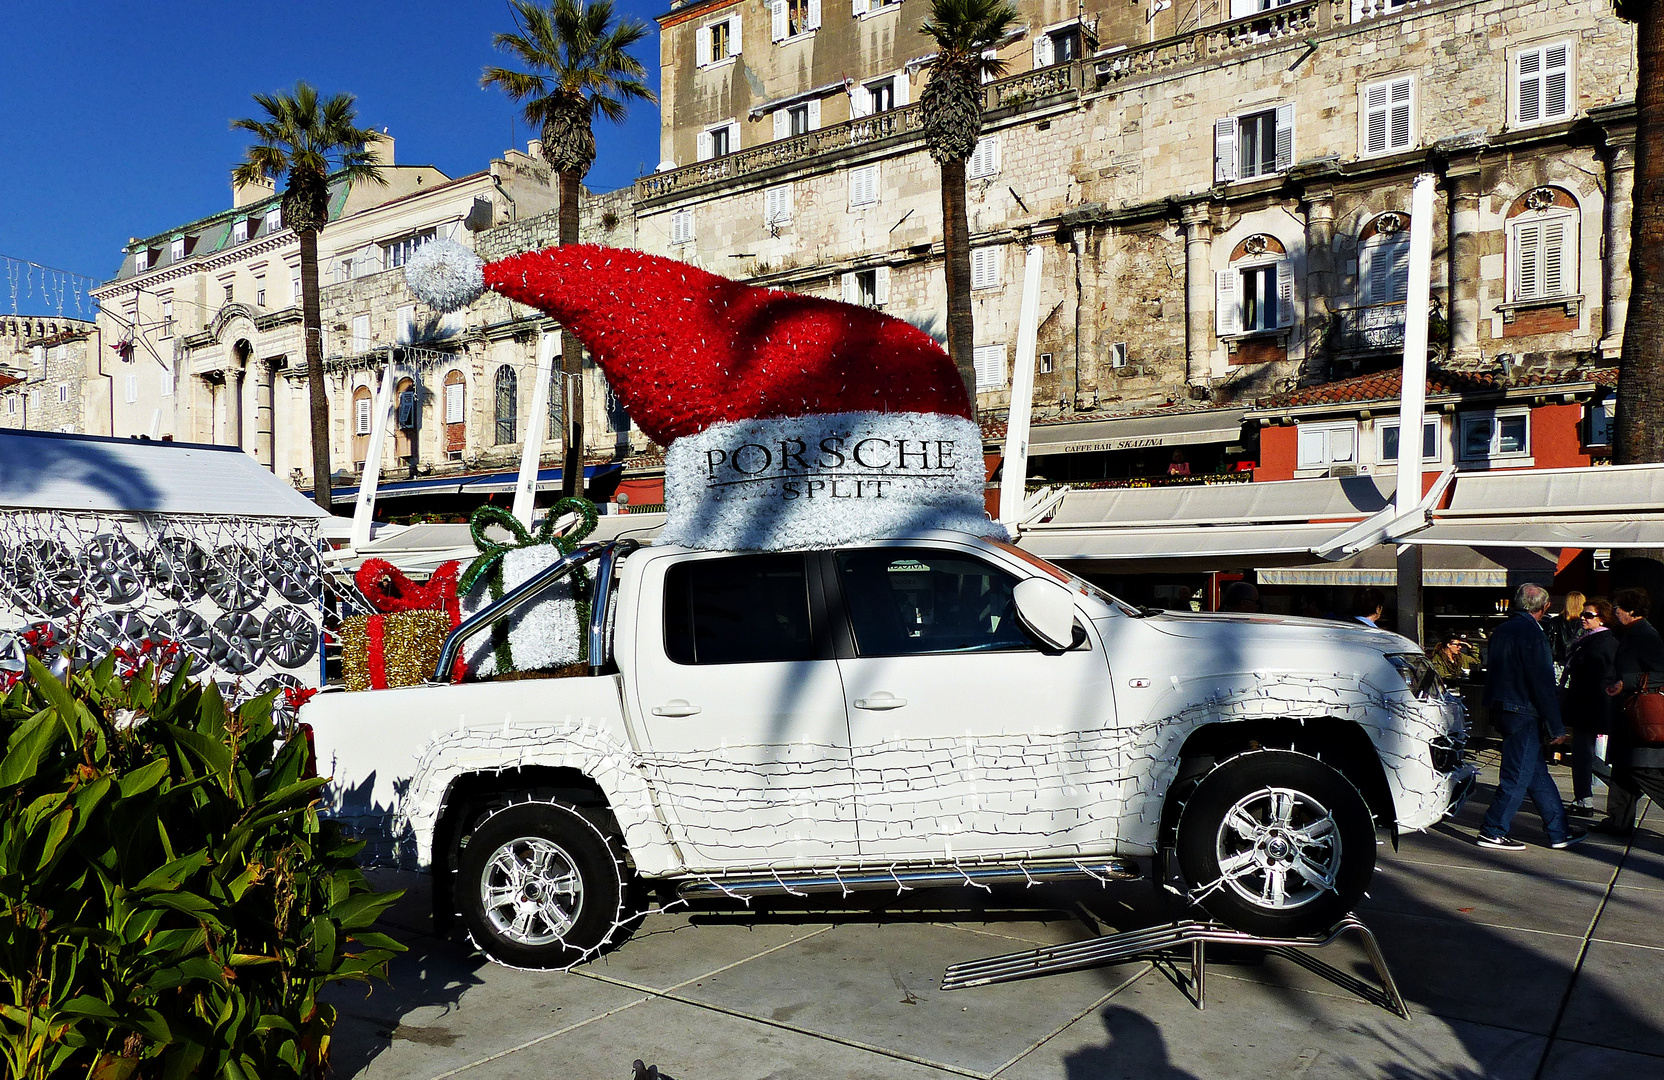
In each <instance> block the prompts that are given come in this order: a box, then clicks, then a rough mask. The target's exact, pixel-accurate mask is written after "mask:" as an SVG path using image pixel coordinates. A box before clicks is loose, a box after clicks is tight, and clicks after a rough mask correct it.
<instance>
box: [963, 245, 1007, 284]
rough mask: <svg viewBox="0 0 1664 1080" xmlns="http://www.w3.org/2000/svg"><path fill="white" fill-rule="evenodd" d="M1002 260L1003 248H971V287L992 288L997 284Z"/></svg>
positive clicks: (1003, 258) (1003, 259)
mask: <svg viewBox="0 0 1664 1080" xmlns="http://www.w3.org/2000/svg"><path fill="white" fill-rule="evenodd" d="M1004 262H1005V249H1004V248H1001V247H980V248H973V249H972V250H971V288H973V289H992V288H993V287H995V286H996V285H998V284H999V283H1000V271H1001V269H1002V268H1003V263H1004Z"/></svg>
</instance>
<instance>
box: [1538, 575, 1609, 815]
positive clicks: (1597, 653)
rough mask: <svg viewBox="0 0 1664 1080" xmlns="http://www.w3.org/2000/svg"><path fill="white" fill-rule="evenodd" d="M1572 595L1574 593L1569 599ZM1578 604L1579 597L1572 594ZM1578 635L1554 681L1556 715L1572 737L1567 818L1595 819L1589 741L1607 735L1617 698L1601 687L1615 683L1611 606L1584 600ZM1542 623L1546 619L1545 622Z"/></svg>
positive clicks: (1592, 746)
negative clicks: (1557, 689) (1556, 682)
mask: <svg viewBox="0 0 1664 1080" xmlns="http://www.w3.org/2000/svg"><path fill="white" fill-rule="evenodd" d="M1574 595H1577V594H1574ZM1578 599H1579V600H1580V601H1581V600H1582V596H1581V595H1578ZM1579 620H1580V621H1581V622H1582V623H1583V633H1582V634H1581V635H1580V636H1578V637H1577V638H1576V639H1575V640H1573V641H1572V643H1571V645H1570V647H1569V648H1568V649H1567V650H1566V654H1565V655H1566V668H1565V672H1564V673H1563V674H1562V675H1561V676H1560V715H1561V717H1562V719H1564V720H1565V723H1566V726H1567V727H1568V728H1570V729H1571V733H1572V796H1573V800H1574V801H1573V802H1572V803H1571V804H1570V805H1568V806H1567V807H1566V813H1568V814H1570V815H1571V816H1572V817H1582V818H1590V817H1594V816H1595V804H1594V776H1593V772H1592V770H1591V762H1593V761H1594V758H1595V739H1596V737H1598V736H1601V735H1610V734H1611V733H1612V717H1613V715H1614V714H1615V713H1616V712H1617V711H1618V709H1617V699H1616V698H1614V697H1612V695H1610V694H1608V693H1607V692H1606V688H1607V687H1608V686H1610V685H1612V683H1614V682H1616V681H1617V678H1618V675H1617V666H1616V665H1617V659H1618V635H1617V634H1616V633H1614V632H1613V631H1611V630H1610V629H1608V627H1609V626H1610V625H1611V623H1612V605H1611V604H1609V603H1607V602H1606V601H1605V600H1590V601H1589V602H1588V603H1587V604H1585V605H1583V609H1582V611H1581V612H1580V613H1579ZM1545 621H1546V620H1545Z"/></svg>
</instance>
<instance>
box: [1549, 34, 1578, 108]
mask: <svg viewBox="0 0 1664 1080" xmlns="http://www.w3.org/2000/svg"><path fill="white" fill-rule="evenodd" d="M1570 53H1571V48H1570V46H1567V45H1550V46H1549V47H1548V48H1546V49H1544V50H1543V119H1544V120H1558V119H1561V118H1563V117H1567V116H1570V115H1571V111H1572V110H1571V100H1570V94H1569V91H1570V89H1571V87H1570V78H1569V76H1570V74H1571V72H1570V69H1569V67H1568V65H1567V61H1568V60H1569V59H1570Z"/></svg>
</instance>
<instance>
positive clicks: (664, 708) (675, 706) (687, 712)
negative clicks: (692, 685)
mask: <svg viewBox="0 0 1664 1080" xmlns="http://www.w3.org/2000/svg"><path fill="white" fill-rule="evenodd" d="M698 711H699V706H697V705H689V704H688V703H687V702H685V701H683V700H682V699H681V698H671V699H670V700H669V701H667V702H665V703H664V704H663V705H660V706H658V707H657V708H655V709H654V710H653V715H654V716H692V715H693V714H694V713H696V712H698Z"/></svg>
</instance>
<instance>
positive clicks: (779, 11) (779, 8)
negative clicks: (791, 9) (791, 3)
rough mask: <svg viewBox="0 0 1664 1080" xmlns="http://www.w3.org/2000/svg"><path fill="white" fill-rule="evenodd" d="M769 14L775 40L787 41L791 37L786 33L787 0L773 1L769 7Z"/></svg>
mask: <svg viewBox="0 0 1664 1080" xmlns="http://www.w3.org/2000/svg"><path fill="white" fill-rule="evenodd" d="M768 14H769V21H770V23H771V27H770V29H771V32H772V33H773V35H774V40H775V41H784V40H786V38H787V37H789V36H790V35H789V34H787V32H786V0H773V2H772V3H770V4H769V6H768Z"/></svg>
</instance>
